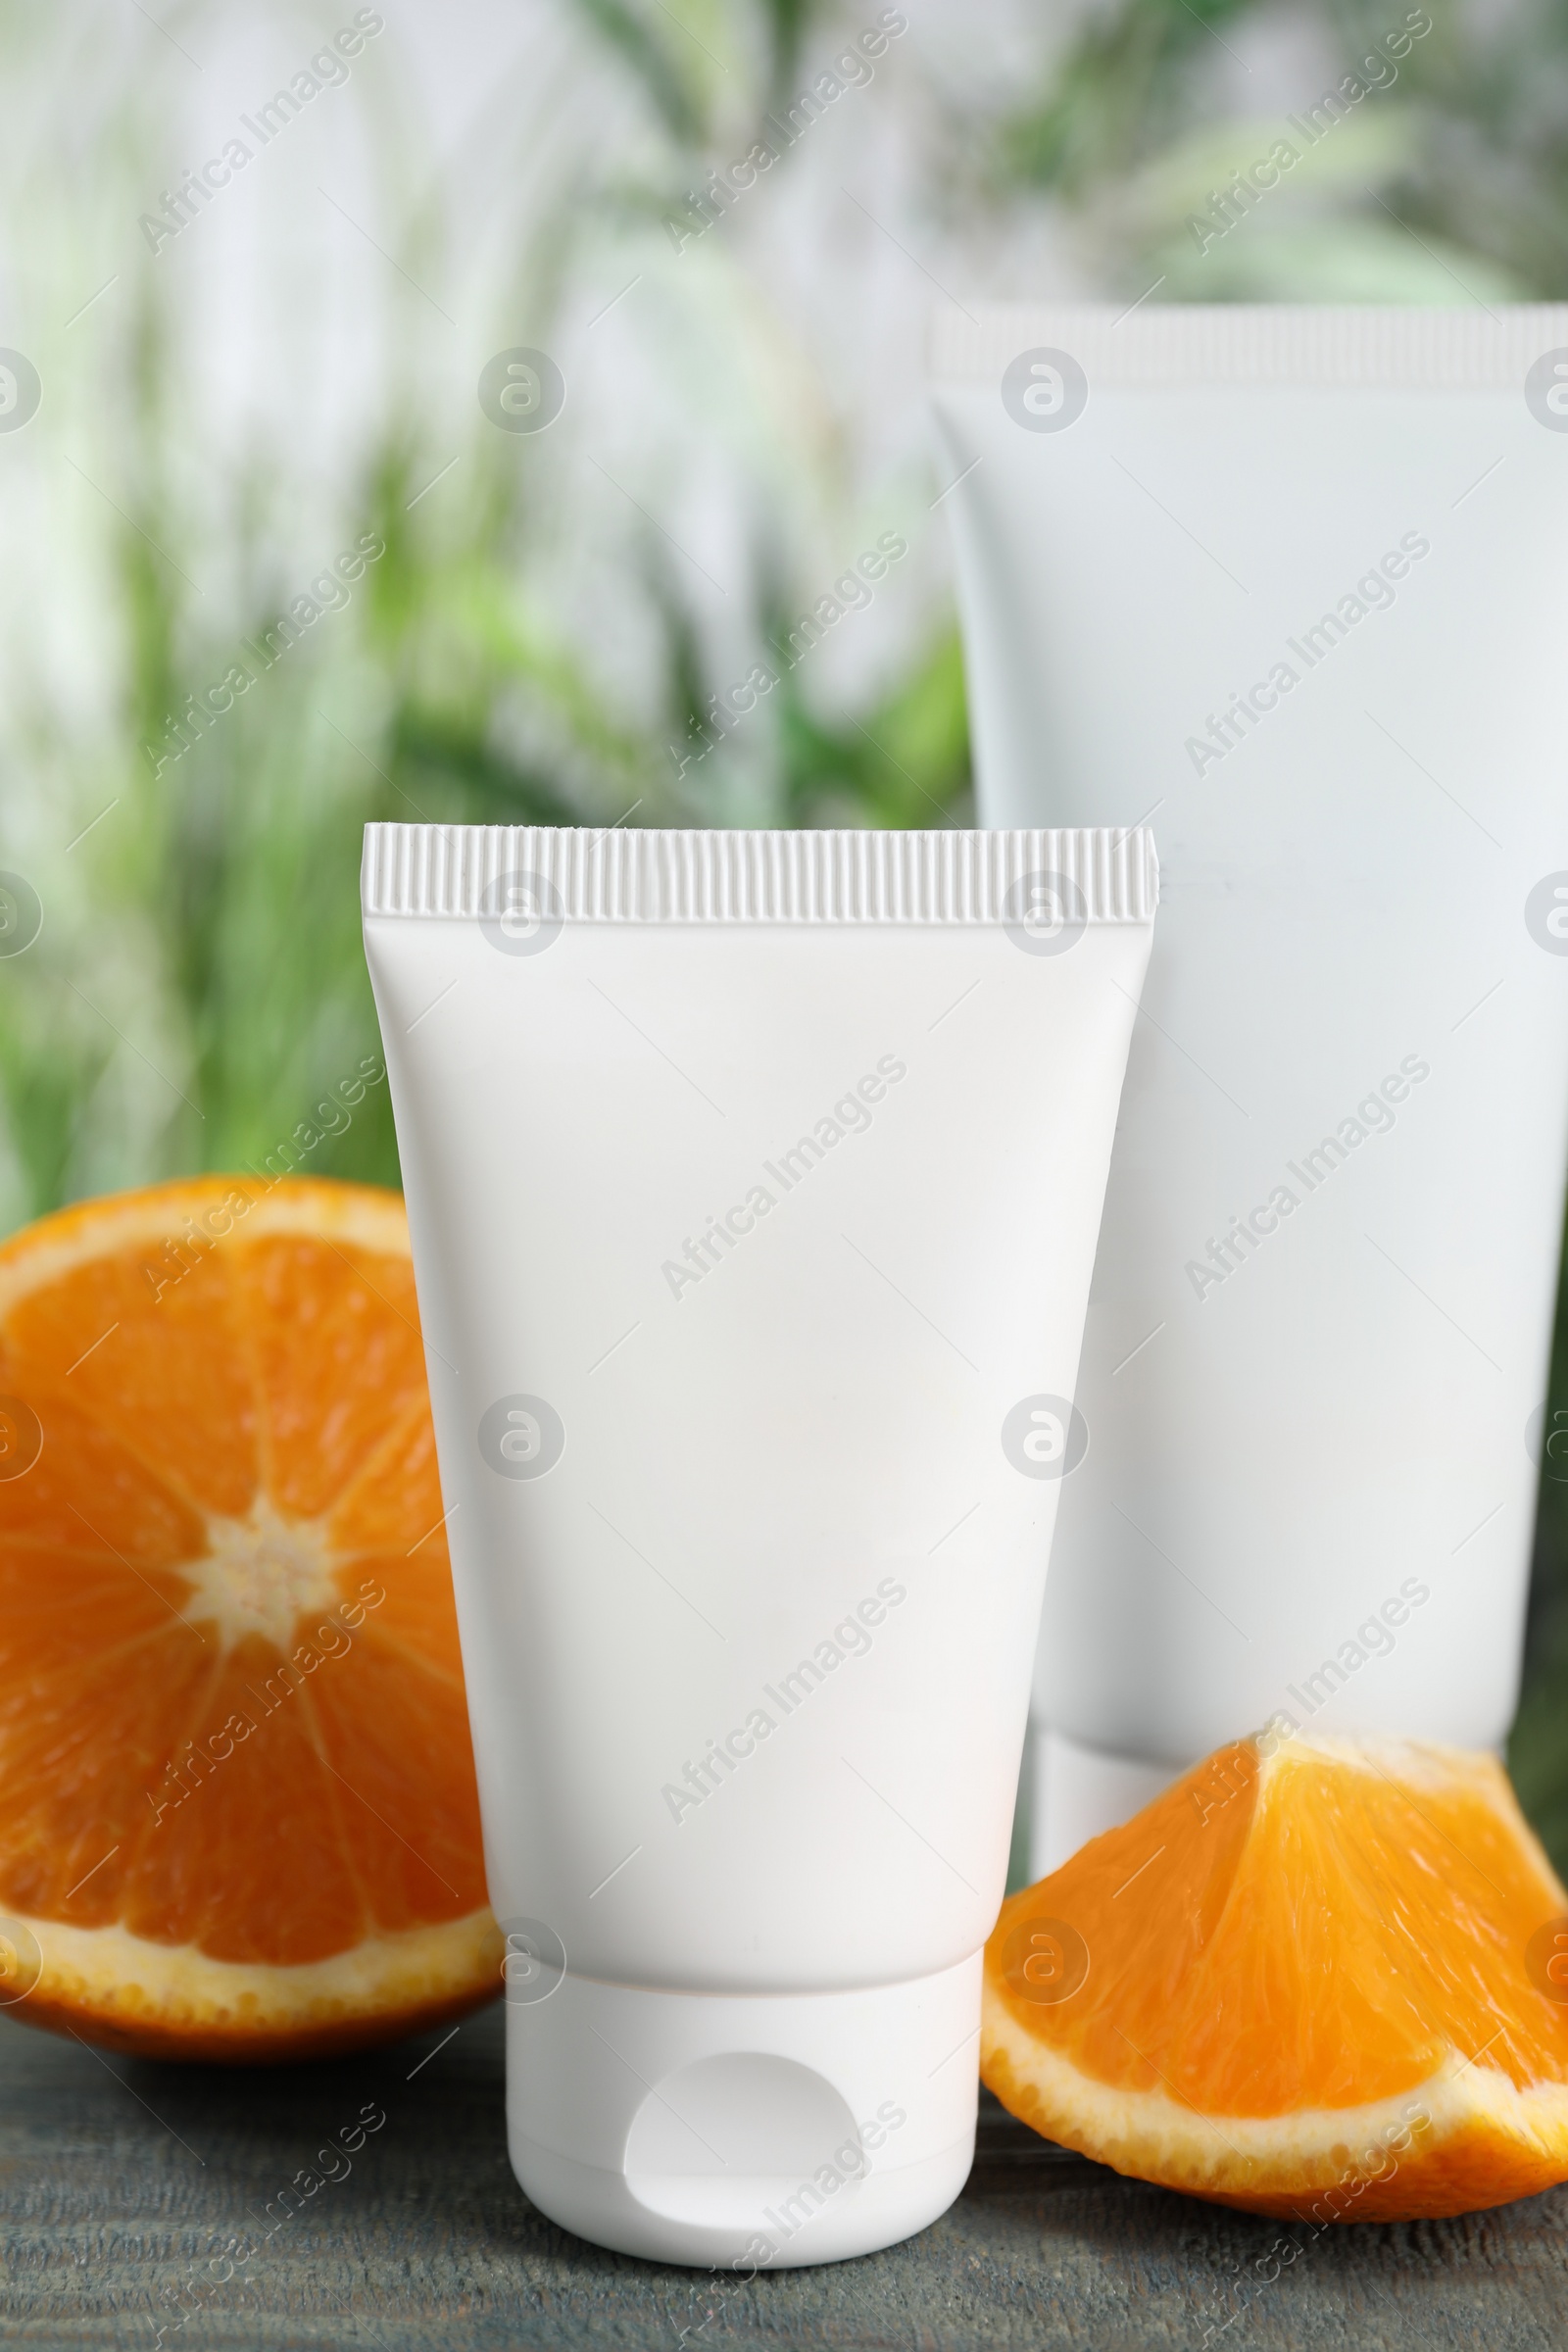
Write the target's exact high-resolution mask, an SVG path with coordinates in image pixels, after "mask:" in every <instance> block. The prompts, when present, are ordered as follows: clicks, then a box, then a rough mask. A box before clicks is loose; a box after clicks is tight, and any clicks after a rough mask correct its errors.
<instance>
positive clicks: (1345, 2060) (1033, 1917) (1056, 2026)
mask: <svg viewBox="0 0 1568 2352" xmlns="http://www.w3.org/2000/svg"><path fill="white" fill-rule="evenodd" d="M980 2071H981V2074H982V2076H983V2077H984V2079H985V2081H986V2082H988V2083H989V2084H990V2086H991V2088H992V2089H993V2090H994V2091H995V2092H996V2094H997V2096H998V2097H999V2098H1000V2099H1001V2100H1002V2101H1003V2103H1004V2105H1005V2106H1007V2107H1009V2108H1010V2109H1011V2110H1012V2112H1013V2114H1014V2115H1017V2116H1021V2117H1022V2118H1023V2120H1024V2121H1025V2122H1026V2123H1029V2124H1032V2125H1033V2126H1034V2127H1035V2129H1036V2130H1037V2131H1041V2132H1043V2133H1045V2134H1046V2135H1047V2137H1049V2138H1051V2139H1054V2140H1059V2141H1061V2142H1063V2143H1064V2144H1065V2145H1066V2146H1068V2147H1072V2148H1077V2149H1079V2150H1081V2151H1082V2153H1083V2154H1084V2155H1086V2156H1094V2157H1098V2158H1099V2159H1100V2161H1101V2162H1102V2163H1103V2164H1109V2165H1113V2166H1114V2167H1115V2168H1116V2170H1117V2171H1118V2172H1122V2173H1130V2174H1133V2175H1135V2176H1136V2177H1138V2178H1140V2179H1142V2180H1155V2181H1159V2182H1161V2183H1163V2185H1164V2186H1166V2187H1168V2188H1180V2189H1186V2190H1187V2191H1189V2192H1190V2193H1191V2194H1192V2195H1194V2196H1200V2197H1209V2198H1212V2199H1214V2200H1215V2201H1216V2202H1217V2203H1220V2204H1223V2205H1239V2206H1242V2207H1245V2208H1247V2209H1248V2210H1250V2211H1252V2212H1256V2213H1268V2214H1277V2215H1281V2216H1285V2215H1291V2216H1295V2217H1297V2218H1299V2219H1300V2220H1302V2221H1309V2222H1313V2223H1316V2224H1318V2225H1319V2226H1321V2225H1322V2224H1324V2223H1326V2222H1329V2221H1381V2222H1386V2221H1410V2220H1415V2219H1419V2218H1420V2217H1422V2216H1428V2215H1441V2214H1456V2213H1469V2212H1472V2211H1475V2210H1477V2209H1479V2208H1481V2207H1484V2206H1489V2205H1500V2204H1503V2203H1505V2202H1506V2201H1507V2200H1508V2199H1509V2198H1511V2197H1522V2196H1529V2195H1531V2194H1532V2193H1533V2192H1534V2191H1536V2190H1537V2189H1543V2188H1546V2187H1548V2186H1550V2185H1551V2184H1552V2183H1554V2182H1556V2181H1559V2180H1565V2179H1568V1894H1565V1893H1564V1891H1563V1888H1562V1887H1561V1886H1560V1885H1559V1883H1558V1881H1557V1879H1556V1878H1555V1877H1554V1875H1553V1873H1552V1870H1551V1867H1550V1865H1549V1863H1548V1862H1547V1860H1546V1857H1545V1855H1544V1852H1543V1851H1542V1849H1541V1847H1540V1845H1539V1844H1538V1843H1537V1841H1536V1838H1534V1837H1533V1835H1532V1834H1531V1832H1530V1830H1529V1828H1528V1827H1527V1825H1526V1823H1525V1820H1524V1817H1523V1816H1522V1814H1521V1813H1520V1811H1519V1808H1518V1805H1517V1803H1516V1802H1515V1800H1514V1796H1513V1791H1512V1789H1510V1788H1509V1786H1508V1782H1507V1779H1506V1776H1505V1775H1504V1773H1503V1771H1502V1769H1501V1767H1500V1766H1499V1765H1498V1764H1497V1763H1496V1762H1495V1759H1494V1758H1493V1757H1491V1756H1485V1755H1468V1754H1462V1753H1460V1752H1458V1751H1457V1750H1453V1749H1447V1748H1434V1747H1418V1746H1414V1745H1408V1744H1405V1743H1402V1742H1392V1741H1389V1742H1371V1741H1350V1740H1332V1741H1331V1740H1321V1741H1317V1740H1304V1739H1300V1738H1285V1737H1283V1736H1281V1735H1278V1734H1276V1733H1274V1732H1268V1733H1264V1734H1263V1735H1261V1736H1260V1737H1259V1738H1258V1739H1254V1740H1240V1741H1238V1742H1237V1743H1236V1744H1235V1745H1234V1746H1231V1747H1225V1748H1221V1749H1220V1750H1219V1751H1218V1752H1217V1753H1216V1754H1215V1755H1213V1756H1211V1757H1210V1758H1209V1759H1208V1761H1207V1762H1206V1763H1204V1764H1201V1765H1199V1766H1198V1767H1197V1769H1196V1770H1195V1771H1193V1772H1190V1773H1189V1774H1188V1775H1187V1776H1186V1778H1185V1779H1184V1780H1181V1781H1178V1782H1177V1783H1176V1785H1175V1787H1174V1788H1172V1789H1167V1790H1166V1791H1165V1793H1164V1795H1163V1796H1160V1797H1158V1798H1156V1800H1155V1801H1154V1803H1153V1804H1152V1805H1150V1806H1148V1807H1147V1808H1146V1809H1145V1810H1144V1811H1143V1812H1142V1813H1140V1814H1139V1815H1138V1816H1137V1818H1136V1819H1135V1820H1133V1821H1130V1822H1128V1823H1127V1825H1126V1826H1125V1827H1124V1828H1122V1829H1119V1830H1111V1831H1110V1832H1108V1833H1107V1835H1106V1836H1104V1837H1103V1838H1095V1839H1093V1840H1092V1841H1091V1843H1090V1844H1088V1845H1086V1846H1085V1847H1084V1848H1083V1849H1082V1851H1081V1852H1080V1853H1078V1854H1075V1855H1074V1856H1073V1858H1072V1860H1071V1861H1070V1862H1068V1863H1066V1864H1065V1865H1064V1867H1063V1868H1062V1869H1060V1870H1058V1871H1056V1872H1054V1874H1053V1876H1052V1877H1050V1878H1049V1879H1043V1880H1042V1881H1041V1883H1040V1884H1039V1886H1037V1887H1027V1888H1026V1889H1025V1890H1024V1891H1023V1892H1022V1893H1021V1894H1016V1895H1014V1896H1013V1897H1012V1898H1011V1900H1010V1901H1008V1902H1006V1903H1005V1904H1004V1906H1003V1910H1002V1916H1001V1918H1000V1920H999V1921H998V1924H997V1929H996V1933H995V1935H994V1936H992V1938H991V1941H990V1943H989V1944H988V1946H987V1948H986V1992H985V2022H984V2026H983V2029H982V2035H981V2062H980Z"/></svg>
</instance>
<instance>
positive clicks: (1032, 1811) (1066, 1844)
mask: <svg viewBox="0 0 1568 2352" xmlns="http://www.w3.org/2000/svg"><path fill="white" fill-rule="evenodd" d="M1030 1748H1031V1752H1032V1755H1033V1759H1034V1772H1033V1781H1032V1785H1031V1788H1030V1790H1029V1876H1030V1878H1031V1880H1034V1879H1044V1878H1049V1877H1050V1875H1051V1873H1052V1872H1053V1871H1054V1870H1059V1869H1060V1868H1061V1866H1062V1864H1063V1863H1064V1862H1066V1861H1069V1860H1070V1859H1071V1858H1072V1856H1073V1855H1074V1854H1075V1853H1076V1852H1077V1851H1078V1848H1079V1847H1080V1846H1081V1845H1087V1844H1088V1842H1089V1840H1090V1838H1098V1837H1100V1836H1101V1834H1102V1832H1103V1831H1105V1830H1114V1829H1118V1828H1119V1827H1120V1826H1121V1824H1122V1823H1123V1822H1124V1821H1131V1819H1132V1817H1133V1815H1134V1814H1135V1813H1141V1812H1142V1811H1143V1809H1144V1807H1145V1805H1148V1804H1152V1802H1153V1800H1154V1798H1155V1797H1156V1796H1158V1795H1159V1793H1160V1791H1161V1790H1162V1789H1168V1788H1169V1787H1170V1785H1171V1783H1172V1781H1174V1780H1175V1779H1177V1777H1178V1776H1179V1775H1180V1774H1181V1773H1183V1772H1185V1771H1186V1770H1187V1767H1186V1765H1185V1764H1156V1763H1152V1761H1151V1760H1150V1759H1149V1757H1147V1756H1128V1755H1116V1754H1113V1753H1111V1752H1109V1751H1108V1750H1106V1749H1104V1748H1099V1747H1085V1746H1084V1745H1083V1744H1082V1743H1081V1742H1080V1741H1079V1740H1070V1739H1069V1738H1068V1737H1067V1734H1066V1733H1065V1732H1056V1731H1053V1730H1052V1728H1051V1726H1050V1725H1049V1724H1044V1723H1036V1724H1034V1725H1033V1726H1032V1727H1031V1736H1030Z"/></svg>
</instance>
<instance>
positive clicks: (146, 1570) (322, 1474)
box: [0, 1177, 500, 2059]
mask: <svg viewBox="0 0 1568 2352" xmlns="http://www.w3.org/2000/svg"><path fill="white" fill-rule="evenodd" d="M0 1914H3V1915H5V1916H3V1917H0V2000H9V2001H10V2002H11V2004H12V2014H13V2015H15V2016H19V2017H24V2018H30V2019H32V2020H33V2021H35V2022H36V2023H38V2024H41V2025H48V2026H54V2027H57V2028H59V2029H61V2030H67V2029H69V2030H71V2031H73V2032H75V2033H77V2034H81V2035H82V2036H84V2037H85V2038H88V2039H92V2040H97V2041H102V2042H105V2043H108V2044H111V2045H114V2046H118V2047H120V2048H122V2049H132V2050H138V2051H142V2052H145V2053H149V2054H153V2055H158V2056H164V2057H186V2058H206V2059H211V2058H218V2059H256V2058H294V2057H299V2056H302V2055H304V2054H306V2053H309V2052H313V2051H323V2050H341V2049H347V2048H350V2047H354V2046H356V2045H360V2044H364V2043H367V2042H370V2041H376V2040H382V2039H386V2038H389V2037H391V2036H392V2035H395V2034H404V2033H407V2032H411V2031H414V2030H415V2029H417V2028H419V2027H423V2026H427V2025H430V2024H433V2023H435V2022H436V2021H437V2020H439V2019H442V2018H446V2017H449V2016H453V2015H455V2014H458V2013H460V2012H461V2011H463V2010H465V2009H466V2008H469V2007H471V2006H472V2005H473V2004H474V2003H475V2002H476V2001H479V2000H481V1999H484V1998H485V1997H487V1996H488V1995H489V1994H490V1993H491V1992H493V1991H495V1990H496V1989H497V1988H498V1985H499V1977H498V1970H499V1965H500V1947H499V1939H498V1937H497V1935H496V1930H495V1927H494V1923H493V1921H492V1920H491V1917H490V1913H489V1911H488V1909H487V1907H486V1902H485V1883H484V1868H483V1862H482V1859H481V1854H480V1844H479V1814H478V1803H477V1798H476V1794H475V1789H474V1779H473V1759H472V1752H471V1749H470V1746H469V1740H468V1723H467V1713H466V1704H465V1696H464V1687H463V1671H462V1666H461V1664H460V1661H459V1655H458V1635H457V1622H456V1618H455V1615H454V1611H453V1603H452V1581H451V1572H450V1569H449V1566H448V1560H447V1548H446V1538H445V1533H444V1529H443V1525H442V1505H441V1495H440V1489H439V1486H438V1484H437V1479H436V1466H435V1448H434V1442H433V1438H432V1434H431V1428H430V1408H429V1400H428V1397H427V1394H426V1389H425V1377H424V1359H423V1354H422V1350H421V1348H420V1341H419V1319H418V1313H417V1308H416V1305H415V1298H414V1281H413V1274H412V1271H411V1267H410V1262H409V1242H408V1227H407V1224H406V1221H405V1218H404V1212H403V1203H402V1201H400V1200H399V1199H398V1198H397V1196H396V1195H395V1194H392V1193H384V1192H376V1191H371V1190H369V1189H368V1188H367V1187H364V1186H360V1185H348V1184H330V1183H306V1182H300V1181H284V1182H282V1183H278V1184H276V1185H274V1186H273V1187H271V1188H270V1189H269V1188H268V1187H267V1186H266V1184H265V1183H264V1182H262V1181H260V1180H258V1179H255V1178H250V1177H208V1178H201V1179H198V1180H195V1181H192V1182H189V1183H176V1184H166V1185H158V1186H154V1187H153V1188H151V1189H150V1190H148V1191H145V1192H138V1193H128V1194H124V1195H122V1196H120V1197H119V1198H117V1199H112V1200H107V1201H87V1202H85V1203H83V1204H82V1205H81V1206H79V1207H75V1208H71V1209H67V1210H64V1211H63V1212H62V1213H61V1214H60V1215H58V1216H53V1217H47V1218H45V1219H44V1220H43V1222H42V1223H41V1224H38V1225H34V1226H32V1227H30V1228H29V1229H28V1230H27V1231H26V1232H25V1233H21V1234H18V1235H16V1236H15V1237H14V1238H13V1239H12V1240H11V1241H9V1242H7V1243H6V1244H5V1245H4V1247H3V1248H0Z"/></svg>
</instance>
